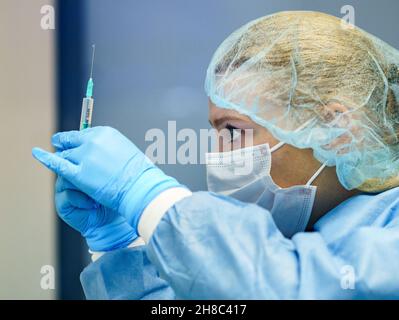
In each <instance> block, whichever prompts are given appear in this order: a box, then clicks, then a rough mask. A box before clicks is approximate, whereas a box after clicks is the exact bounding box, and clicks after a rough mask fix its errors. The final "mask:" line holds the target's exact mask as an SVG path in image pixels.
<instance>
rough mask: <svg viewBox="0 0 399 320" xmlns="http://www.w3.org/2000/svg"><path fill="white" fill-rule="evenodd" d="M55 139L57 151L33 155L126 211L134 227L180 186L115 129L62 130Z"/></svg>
mask: <svg viewBox="0 0 399 320" xmlns="http://www.w3.org/2000/svg"><path fill="white" fill-rule="evenodd" d="M52 143H53V145H54V146H55V147H56V148H57V150H59V152H57V153H56V154H53V153H50V152H47V151H44V150H42V149H39V148H34V149H33V150H32V154H33V156H34V157H35V158H36V159H37V160H39V161H40V162H41V163H43V164H44V165H45V166H46V167H47V168H49V169H50V170H52V171H54V172H55V173H56V174H58V175H59V176H62V177H64V178H65V179H67V180H68V181H69V182H71V183H72V184H73V185H74V186H76V187H77V188H78V189H79V190H81V191H82V192H84V193H85V194H87V195H88V196H90V197H91V198H93V199H94V200H95V201H97V202H99V203H100V204H102V205H104V206H105V207H108V208H110V209H112V210H114V211H117V212H118V213H120V214H122V215H123V216H124V217H125V218H126V219H127V221H128V222H129V224H130V225H131V226H132V227H133V228H134V230H137V224H138V221H139V219H140V216H141V214H142V212H143V210H144V209H145V208H146V206H147V205H148V204H149V203H150V202H151V201H152V200H153V199H154V198H155V197H156V196H157V195H159V194H160V193H161V192H163V191H164V190H166V189H169V188H172V187H179V186H181V185H180V184H179V183H178V182H177V181H176V180H175V179H174V178H171V177H169V176H167V175H165V174H164V173H163V172H162V170H160V169H159V168H158V167H156V166H155V165H154V164H153V163H152V162H151V161H150V160H149V159H148V158H147V157H146V156H145V155H144V154H143V153H142V152H141V151H140V150H139V149H138V148H137V147H136V146H135V145H134V144H133V143H132V142H131V141H130V140H128V139H127V138H126V137H125V136H123V135H122V134H121V133H120V132H119V131H117V130H115V129H113V128H110V127H94V128H90V129H85V130H82V131H69V132H61V133H57V134H55V135H54V136H53V138H52Z"/></svg>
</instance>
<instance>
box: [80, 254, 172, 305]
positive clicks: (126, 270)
mask: <svg viewBox="0 0 399 320" xmlns="http://www.w3.org/2000/svg"><path fill="white" fill-rule="evenodd" d="M80 281H81V284H82V287H83V291H84V293H85V296H86V298H87V299H90V300H97V299H98V300H108V299H113V300H116V299H124V300H125V299H126V300H153V299H157V300H163V299H169V300H170V299H175V294H174V292H173V290H172V288H171V287H170V286H169V285H168V283H167V282H166V281H165V280H162V279H161V278H160V277H159V275H158V272H157V270H156V269H155V267H154V265H152V264H151V262H150V261H149V260H148V258H147V255H146V253H145V246H139V247H135V248H124V249H119V250H115V251H112V252H108V253H106V254H104V255H103V256H102V257H101V258H99V259H98V260H96V261H95V262H93V263H91V264H90V265H88V266H87V267H86V268H85V269H84V270H83V272H82V273H81V275H80Z"/></svg>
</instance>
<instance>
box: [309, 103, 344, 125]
mask: <svg viewBox="0 0 399 320" xmlns="http://www.w3.org/2000/svg"><path fill="white" fill-rule="evenodd" d="M347 111H349V109H348V108H347V107H346V106H344V105H343V104H341V103H339V102H329V103H327V104H323V105H318V106H317V107H316V112H317V113H318V115H319V117H320V118H321V119H323V121H325V122H326V123H330V122H332V121H333V120H335V119H336V118H337V117H338V116H340V115H342V114H344V113H345V112H347Z"/></svg>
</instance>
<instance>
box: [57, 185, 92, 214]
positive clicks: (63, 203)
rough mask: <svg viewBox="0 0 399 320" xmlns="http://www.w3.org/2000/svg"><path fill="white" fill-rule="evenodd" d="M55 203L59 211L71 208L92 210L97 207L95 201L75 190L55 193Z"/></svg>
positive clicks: (66, 210)
mask: <svg viewBox="0 0 399 320" xmlns="http://www.w3.org/2000/svg"><path fill="white" fill-rule="evenodd" d="M55 203H56V207H57V210H59V212H68V211H69V210H71V207H72V208H78V209H85V210H92V209H97V207H98V205H97V203H96V202H95V201H94V200H93V199H92V198H90V197H89V196H87V195H86V194H84V193H83V192H80V191H76V190H64V191H62V192H58V193H56V194H55Z"/></svg>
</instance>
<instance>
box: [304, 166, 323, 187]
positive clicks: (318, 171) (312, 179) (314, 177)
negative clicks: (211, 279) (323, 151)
mask: <svg viewBox="0 0 399 320" xmlns="http://www.w3.org/2000/svg"><path fill="white" fill-rule="evenodd" d="M326 166H327V162H324V163H323V164H322V165H321V167H320V168H319V169H317V171H316V172H315V173H314V175H313V176H311V177H310V179H309V181H308V182H307V183H306V185H307V186H310V185H311V184H312V183H313V181H314V180H315V179H316V178H317V177H318V176H319V175H320V173H321V172H322V171H323V169H324V168H325V167H326Z"/></svg>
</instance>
